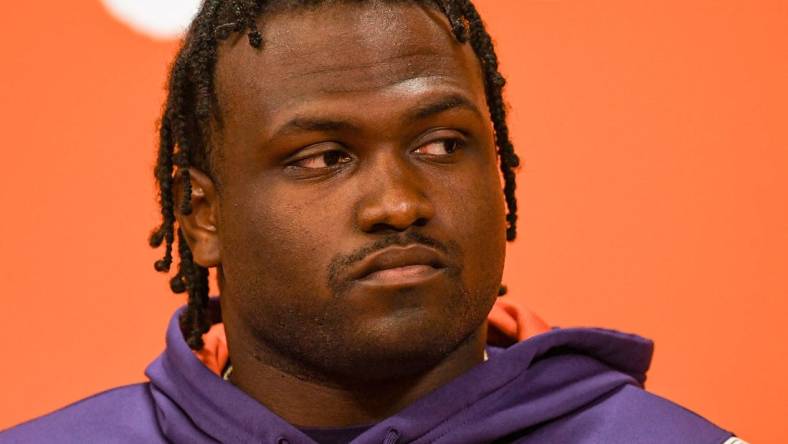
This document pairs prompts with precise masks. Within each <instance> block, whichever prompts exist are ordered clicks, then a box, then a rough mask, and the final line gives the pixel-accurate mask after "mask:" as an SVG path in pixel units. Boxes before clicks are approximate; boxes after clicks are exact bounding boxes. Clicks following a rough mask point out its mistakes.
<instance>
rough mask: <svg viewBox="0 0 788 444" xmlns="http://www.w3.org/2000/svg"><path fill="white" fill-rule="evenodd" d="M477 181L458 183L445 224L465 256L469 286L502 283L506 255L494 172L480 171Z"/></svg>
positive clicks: (501, 200) (501, 207)
mask: <svg viewBox="0 0 788 444" xmlns="http://www.w3.org/2000/svg"><path fill="white" fill-rule="evenodd" d="M472 177H476V178H477V179H475V180H465V181H457V182H456V183H454V184H453V185H454V186H453V187H452V189H451V190H450V193H448V194H447V196H446V199H447V201H448V202H450V204H449V205H448V206H447V207H448V208H450V210H449V211H447V212H446V215H445V217H446V219H445V223H446V224H448V225H449V226H451V232H453V233H456V235H455V236H454V239H456V240H457V242H458V243H459V245H460V247H461V249H462V252H463V262H464V265H465V270H464V271H465V273H464V274H465V277H466V284H467V285H471V286H479V285H484V284H488V285H492V284H489V283H490V282H492V281H495V282H496V285H497V284H499V283H500V279H501V275H502V273H503V264H504V258H505V254H506V219H505V217H506V214H505V204H504V197H503V192H502V189H501V186H500V183H499V180H498V176H497V173H496V171H495V170H491V169H490V168H486V169H484V171H477V172H476V175H475V176H472Z"/></svg>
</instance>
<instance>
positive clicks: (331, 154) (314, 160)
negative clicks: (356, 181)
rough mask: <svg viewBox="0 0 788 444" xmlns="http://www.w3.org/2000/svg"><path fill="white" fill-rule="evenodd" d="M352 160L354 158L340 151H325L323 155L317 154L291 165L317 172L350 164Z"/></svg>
mask: <svg viewBox="0 0 788 444" xmlns="http://www.w3.org/2000/svg"><path fill="white" fill-rule="evenodd" d="M351 160H352V158H351V157H350V155H349V154H348V153H346V152H344V151H339V150H332V151H323V152H322V153H317V154H314V155H312V156H309V157H305V158H303V159H300V160H296V161H295V162H293V163H291V164H290V165H291V166H294V167H298V168H306V169H310V170H312V169H314V170H316V169H321V168H332V167H335V166H337V165H341V164H344V163H348V162H350V161H351Z"/></svg>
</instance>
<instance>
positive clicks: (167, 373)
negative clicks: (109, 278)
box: [0, 309, 731, 444]
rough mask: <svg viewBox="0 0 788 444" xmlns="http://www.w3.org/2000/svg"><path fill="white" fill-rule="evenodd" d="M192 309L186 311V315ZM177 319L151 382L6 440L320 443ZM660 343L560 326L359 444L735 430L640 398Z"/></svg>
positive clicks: (627, 439) (617, 439)
mask: <svg viewBox="0 0 788 444" xmlns="http://www.w3.org/2000/svg"><path fill="white" fill-rule="evenodd" d="M181 310H182V309H181ZM179 313H180V310H179V312H176V314H175V315H174V316H173V318H172V321H171V322H170V325H169V328H168V331H167V348H166V350H165V351H164V353H162V354H161V356H159V357H158V358H157V359H156V360H155V361H153V363H151V364H150V366H149V367H148V369H147V371H146V375H147V376H148V377H149V378H150V382H147V383H142V384H135V385H130V386H126V387H120V388H116V389H112V390H109V391H106V392H104V393H100V394H98V395H95V396H92V397H90V398H87V399H85V400H82V401H79V402H77V403H75V404H72V405H70V406H68V407H65V408H63V409H61V410H58V411H56V412H54V413H52V414H49V415H47V416H44V417H41V418H38V419H35V420H33V421H30V422H27V423H24V424H21V425H19V426H16V427H15V428H12V429H9V430H6V431H4V432H2V433H0V443H3V444H5V443H31V442H32V443H38V442H58V443H94V442H95V443H167V442H175V443H195V444H196V443H216V442H224V443H265V444H269V443H270V444H298V443H314V442H315V441H313V440H312V439H310V438H309V437H307V435H305V434H304V433H302V432H301V431H300V430H298V429H297V428H295V427H294V426H292V425H290V424H288V423H287V422H285V421H284V420H283V419H282V418H280V417H278V416H276V415H275V414H274V413H272V412H271V411H270V410H268V409H267V408H266V407H265V406H263V405H262V404H260V403H259V402H258V401H256V400H254V399H252V398H251V397H249V396H248V395H247V394H246V393H244V392H242V391H241V390H239V389H238V388H236V387H235V386H234V385H233V384H231V383H230V382H227V381H225V380H223V379H222V378H220V377H218V376H217V375H215V374H214V373H212V372H211V371H210V370H209V369H208V368H207V367H205V366H204V365H203V364H202V363H201V362H200V361H199V360H198V359H197V358H196V357H195V356H194V354H193V353H192V351H191V350H190V349H189V347H188V346H187V345H186V343H185V341H184V339H183V336H182V334H181V332H180V329H179V327H178V321H177V320H178V315H179ZM652 352H653V344H652V343H651V341H649V340H646V339H643V338H641V337H638V336H634V335H628V334H623V333H619V332H615V331H610V330H601V329H580V328H571V329H554V330H552V331H549V332H547V333H543V334H540V335H538V336H535V337H533V338H530V339H527V340H525V341H522V342H519V343H517V344H515V345H513V346H511V347H509V348H505V349H504V348H495V347H490V348H488V354H489V360H488V361H487V362H484V363H482V364H479V365H478V366H476V367H474V368H472V369H471V370H470V371H468V372H467V373H465V374H464V375H462V376H460V377H458V378H456V379H454V380H453V381H451V382H450V383H448V384H446V385H444V386H443V387H441V388H439V389H437V390H435V391H433V392H432V393H430V394H429V395H427V396H425V397H423V398H421V399H420V400H418V401H416V402H414V403H413V404H411V405H410V406H409V407H407V408H405V409H404V410H402V411H401V412H399V413H398V414H396V415H394V416H392V417H389V418H387V419H385V420H383V421H381V422H380V423H378V424H376V425H374V426H372V427H371V428H369V429H368V430H366V431H365V432H363V433H362V434H361V435H359V436H358V437H356V438H355V439H354V440H353V441H352V443H353V444H365V443H375V444H381V443H382V444H395V443H433V442H436V443H452V444H454V443H490V442H507V443H508V442H515V443H522V444H531V443H565V444H572V443H606V444H615V443H627V444H631V443H671V444H679V443H692V444H705V443H708V444H722V443H724V442H726V441H727V440H728V439H729V438H730V437H731V433H729V432H727V431H725V430H722V429H720V428H718V427H717V426H715V425H714V424H712V423H710V422H708V421H707V420H705V419H703V418H701V417H700V416H698V415H696V414H694V413H692V412H690V411H688V410H686V409H684V408H682V407H680V406H678V405H676V404H673V403H671V402H670V401H667V400H665V399H662V398H660V397H658V396H655V395H652V394H650V393H647V392H646V391H644V390H643V389H642V385H643V382H644V381H645V379H646V370H647V369H648V367H649V364H650V362H651V355H652Z"/></svg>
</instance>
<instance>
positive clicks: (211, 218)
mask: <svg viewBox="0 0 788 444" xmlns="http://www.w3.org/2000/svg"><path fill="white" fill-rule="evenodd" d="M188 171H189V179H190V180H189V181H190V183H191V189H192V190H191V191H192V192H191V208H192V211H191V213H189V214H183V213H182V212H181V211H180V207H181V205H180V202H183V192H184V190H183V180H175V184H174V185H175V199H176V200H175V208H176V211H175V218H176V220H177V221H178V226H180V228H181V230H182V231H183V234H184V236H185V237H186V242H187V243H188V244H189V249H191V250H192V257H193V259H194V263H196V264H197V265H200V266H202V267H205V268H210V267H216V266H217V265H219V264H220V263H221V257H220V253H219V252H220V251H221V249H220V248H219V246H220V244H219V236H218V229H217V225H216V221H217V220H218V210H219V202H218V200H217V197H218V196H217V194H216V187H215V186H214V183H213V180H211V178H210V177H208V175H207V174H205V173H203V172H202V171H199V170H196V169H194V168H189V170H188Z"/></svg>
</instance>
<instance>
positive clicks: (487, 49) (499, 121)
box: [459, 0, 520, 241]
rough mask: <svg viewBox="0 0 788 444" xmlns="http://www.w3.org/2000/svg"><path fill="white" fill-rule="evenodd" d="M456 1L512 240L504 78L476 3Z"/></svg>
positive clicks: (512, 185) (513, 160)
mask: <svg viewBox="0 0 788 444" xmlns="http://www.w3.org/2000/svg"><path fill="white" fill-rule="evenodd" d="M459 1H460V2H461V6H462V11H463V14H464V15H465V18H466V19H467V20H468V26H469V28H470V29H469V31H470V44H471V47H473V50H474V52H475V53H476V56H477V57H479V60H480V61H481V63H482V69H483V70H484V75H485V82H484V83H485V90H486V94H487V104H488V106H489V108H490V116H491V117H492V122H493V128H494V129H495V144H496V146H497V147H498V155H499V157H500V163H501V165H500V166H501V173H502V174H503V178H504V197H505V199H506V207H507V208H508V213H507V215H506V221H507V222H508V224H509V226H508V228H507V229H506V239H507V240H509V241H513V240H514V239H515V238H516V237H517V197H516V195H515V190H516V188H517V183H516V177H515V168H517V167H518V166H520V158H519V157H518V156H517V154H516V153H515V152H514V145H513V144H512V141H511V139H510V138H509V127H508V126H507V124H506V104H505V103H504V100H503V87H504V86H505V85H506V79H504V77H503V76H502V75H501V73H500V72H499V70H498V56H497V55H496V54H495V47H494V45H493V43H492V38H490V34H488V33H487V30H486V29H485V27H484V23H483V22H482V19H481V17H480V16H479V12H478V11H477V10H476V7H475V6H474V5H473V3H471V2H470V0H459Z"/></svg>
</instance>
